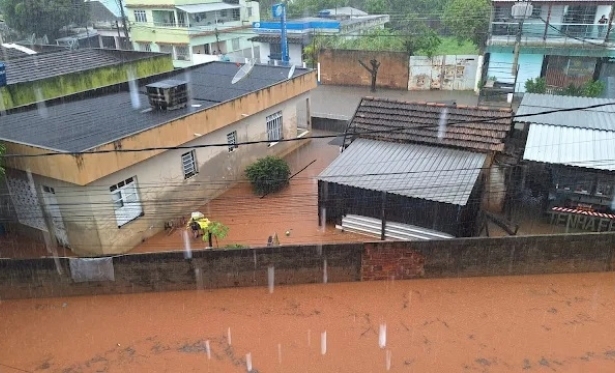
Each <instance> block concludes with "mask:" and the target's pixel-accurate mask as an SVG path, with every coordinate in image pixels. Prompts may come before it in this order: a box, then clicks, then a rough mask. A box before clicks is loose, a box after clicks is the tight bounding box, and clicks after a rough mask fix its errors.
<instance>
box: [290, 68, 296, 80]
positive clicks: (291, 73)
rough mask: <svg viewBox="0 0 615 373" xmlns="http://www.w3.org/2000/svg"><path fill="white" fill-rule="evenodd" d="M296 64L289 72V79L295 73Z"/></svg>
mask: <svg viewBox="0 0 615 373" xmlns="http://www.w3.org/2000/svg"><path fill="white" fill-rule="evenodd" d="M296 66H297V65H293V66H292V67H291V68H290V71H289V72H288V79H291V78H292V77H293V75H295V67H296Z"/></svg>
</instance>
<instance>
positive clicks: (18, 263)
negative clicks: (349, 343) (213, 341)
mask: <svg viewBox="0 0 615 373" xmlns="http://www.w3.org/2000/svg"><path fill="white" fill-rule="evenodd" d="M614 248H615V233H591V234H575V235H544V236H519V237H499V238H468V239H454V240H444V241H420V242H418V241H417V242H374V243H366V244H340V245H323V246H316V245H311V246H310V245H308V246H291V247H268V248H259V249H239V250H201V251H193V252H192V253H191V255H187V254H186V253H184V252H182V251H178V252H171V253H150V254H130V255H123V256H116V257H108V258H106V259H105V258H98V259H96V258H95V259H68V258H59V259H53V258H41V259H28V260H14V259H2V260H0V299H7V298H32V297H54V296H56V297H57V296H73V295H97V294H118V293H138V292H149V291H170V290H193V289H214V288H228V287H241V286H267V284H268V271H269V267H273V268H274V269H275V270H274V275H275V283H276V284H278V285H294V284H309V283H322V282H352V281H371V280H385V279H412V278H442V277H469V276H505V275H526V274H547V273H549V274H551V273H571V272H601V271H611V270H612V269H613V251H614ZM71 260H72V261H73V263H72V264H73V265H72V266H71V263H70V261H71ZM97 260H98V261H106V262H105V263H102V265H101V266H99V267H97V268H95V270H91V269H92V268H90V272H88V273H86V272H87V271H82V272H79V271H77V270H75V268H77V267H78V266H76V264H79V265H80V266H81V265H84V266H86V267H87V266H88V265H90V264H92V263H94V262H96V261H97ZM94 264H95V263H94ZM59 271H61V274H60V272H59ZM84 274H86V275H87V276H91V277H92V278H94V277H98V280H102V281H90V282H79V281H82V280H83V278H79V276H82V275H84ZM87 276H86V277H87ZM105 278H107V279H106V280H105Z"/></svg>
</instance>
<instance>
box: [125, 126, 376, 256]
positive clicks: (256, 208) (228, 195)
mask: <svg viewBox="0 0 615 373" xmlns="http://www.w3.org/2000/svg"><path fill="white" fill-rule="evenodd" d="M327 134H331V133H326V132H314V133H313V134H312V135H327ZM331 135H332V134H331ZM332 140H333V139H312V141H311V142H310V143H309V144H308V145H306V146H303V147H301V148H300V149H299V150H297V151H296V152H293V153H291V154H290V155H289V156H288V157H286V159H287V161H288V162H289V165H290V167H291V174H295V173H297V172H299V173H298V174H297V175H296V176H294V177H293V178H292V179H291V181H290V186H289V187H287V188H285V189H284V190H282V191H281V192H279V193H275V194H272V195H268V196H266V197H264V198H261V196H260V195H255V194H254V193H253V192H252V190H251V186H250V184H249V183H248V182H247V181H242V182H239V183H238V184H237V185H236V186H234V187H232V188H231V189H229V190H228V191H227V192H225V193H224V194H222V195H221V196H220V197H218V198H216V199H214V200H212V201H211V202H210V203H208V204H206V205H204V206H201V207H198V208H195V210H194V211H200V212H202V213H203V214H204V215H205V217H207V218H208V219H210V220H212V221H218V222H220V223H222V224H224V225H226V226H227V227H228V228H229V232H228V236H227V237H226V238H225V239H223V240H220V242H218V243H217V245H216V244H215V243H214V246H217V247H224V246H227V245H242V246H252V247H262V246H266V245H267V240H268V238H269V236H273V235H274V234H277V235H278V238H279V241H280V244H281V245H295V244H319V243H335V242H361V241H373V240H374V238H371V237H367V236H362V235H355V234H350V233H342V232H340V231H338V230H337V229H335V227H333V226H328V227H327V229H326V230H324V231H323V230H322V229H321V228H319V226H318V183H317V179H316V178H317V176H318V175H319V174H320V172H321V171H322V170H324V169H325V168H326V167H327V166H328V165H329V164H330V163H331V162H332V161H333V160H334V159H335V158H336V157H337V156H338V155H339V146H336V145H331V144H330V142H331V141H332ZM190 213H191V211H186V212H185V216H186V218H189V217H190ZM183 231H184V230H176V231H174V232H173V233H170V234H169V232H160V233H159V234H157V235H155V236H153V237H151V238H149V239H148V240H146V241H145V242H144V243H143V244H141V245H139V246H137V247H136V248H135V249H134V250H132V251H131V253H140V252H153V251H166V250H183V249H184V244H183V237H182V232H183ZM286 232H288V235H287V234H286ZM205 246H207V245H206V243H205V242H203V241H202V240H201V239H200V238H196V239H194V238H192V241H191V247H192V248H197V247H205Z"/></svg>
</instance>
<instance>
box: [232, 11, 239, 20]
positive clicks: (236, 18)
mask: <svg viewBox="0 0 615 373" xmlns="http://www.w3.org/2000/svg"><path fill="white" fill-rule="evenodd" d="M233 20H235V21H239V9H233Z"/></svg>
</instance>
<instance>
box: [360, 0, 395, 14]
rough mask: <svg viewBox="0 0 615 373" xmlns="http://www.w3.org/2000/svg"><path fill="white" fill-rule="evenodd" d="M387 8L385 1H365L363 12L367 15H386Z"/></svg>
mask: <svg viewBox="0 0 615 373" xmlns="http://www.w3.org/2000/svg"><path fill="white" fill-rule="evenodd" d="M388 8H389V4H388V3H387V0H366V1H365V9H363V10H364V11H366V12H367V13H369V14H386V13H387V11H388Z"/></svg>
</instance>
